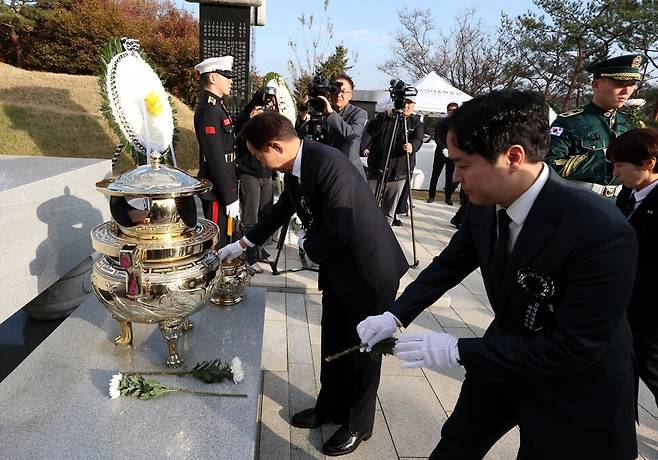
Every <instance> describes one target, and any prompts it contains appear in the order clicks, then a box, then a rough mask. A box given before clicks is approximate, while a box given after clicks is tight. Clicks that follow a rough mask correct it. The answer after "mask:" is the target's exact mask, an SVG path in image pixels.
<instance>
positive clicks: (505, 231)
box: [491, 209, 512, 300]
mask: <svg viewBox="0 0 658 460" xmlns="http://www.w3.org/2000/svg"><path fill="white" fill-rule="evenodd" d="M511 221H512V219H510V217H509V216H508V215H507V210H506V209H500V210H498V239H497V240H496V246H495V248H494V252H493V257H492V258H491V278H492V281H493V285H494V286H493V287H494V290H495V292H496V293H497V295H496V296H497V297H498V298H499V300H500V294H501V293H502V291H503V287H502V282H503V279H504V277H505V269H506V268H507V259H508V255H507V248H508V246H509V224H510V222H511Z"/></svg>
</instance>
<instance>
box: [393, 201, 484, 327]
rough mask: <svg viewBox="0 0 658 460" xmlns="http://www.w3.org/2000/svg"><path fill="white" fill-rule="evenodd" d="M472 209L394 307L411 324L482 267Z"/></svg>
mask: <svg viewBox="0 0 658 460" xmlns="http://www.w3.org/2000/svg"><path fill="white" fill-rule="evenodd" d="M470 222H471V212H470V208H467V212H466V215H465V216H464V224H463V225H462V227H461V228H460V229H459V230H458V231H457V233H455V235H454V236H453V237H452V239H451V240H450V243H448V246H447V247H446V248H445V249H444V250H443V251H441V254H439V255H438V256H437V257H435V258H434V260H433V261H432V262H431V263H430V264H429V265H428V266H427V267H426V268H425V269H424V270H423V271H422V272H420V274H419V275H418V278H416V280H415V281H413V282H412V283H411V284H410V285H409V286H407V288H406V289H405V290H404V292H403V293H402V295H401V296H400V297H399V298H398V299H397V300H396V301H395V303H394V304H393V306H392V307H391V310H390V311H391V313H393V314H394V315H395V316H396V317H397V318H398V319H399V320H400V322H402V324H403V325H404V326H405V327H407V326H409V324H411V322H412V321H413V320H414V319H415V318H416V316H418V315H419V314H420V313H421V312H422V311H423V310H424V309H425V308H427V307H429V306H430V305H432V304H433V303H434V302H436V301H437V300H438V299H439V297H441V296H442V295H443V294H445V292H446V291H448V289H450V288H452V287H454V286H456V285H457V284H458V283H460V282H461V280H462V279H464V278H465V277H466V276H468V274H469V273H471V272H472V271H473V270H475V269H476V268H477V266H478V260H477V252H476V248H475V243H474V241H473V235H472V233H471V225H472V224H471V223H470Z"/></svg>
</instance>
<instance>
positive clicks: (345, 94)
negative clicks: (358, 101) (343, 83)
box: [336, 89, 352, 96]
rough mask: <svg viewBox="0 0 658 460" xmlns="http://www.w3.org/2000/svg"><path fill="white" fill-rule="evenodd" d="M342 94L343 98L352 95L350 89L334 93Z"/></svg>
mask: <svg viewBox="0 0 658 460" xmlns="http://www.w3.org/2000/svg"><path fill="white" fill-rule="evenodd" d="M339 94H342V95H343V96H347V95H348V94H352V90H351V89H341V90H340V91H339V92H337V93H336V95H339Z"/></svg>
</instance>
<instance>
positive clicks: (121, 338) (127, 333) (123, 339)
mask: <svg viewBox="0 0 658 460" xmlns="http://www.w3.org/2000/svg"><path fill="white" fill-rule="evenodd" d="M115 321H116V322H117V324H118V325H119V329H120V331H121V334H120V335H118V336H117V337H116V338H115V339H114V344H115V345H130V344H131V343H133V323H131V322H130V321H126V320H125V319H116V318H115Z"/></svg>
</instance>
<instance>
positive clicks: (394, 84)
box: [388, 78, 418, 112]
mask: <svg viewBox="0 0 658 460" xmlns="http://www.w3.org/2000/svg"><path fill="white" fill-rule="evenodd" d="M390 85H391V87H390V88H389V89H388V92H389V95H390V97H391V100H392V101H393V107H394V108H395V110H397V111H398V112H400V111H402V110H404V100H405V99H407V97H409V96H415V95H417V94H418V89H416V88H415V87H414V86H411V85H407V84H406V83H405V82H403V81H402V80H398V79H397V78H393V79H391V82H390Z"/></svg>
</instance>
